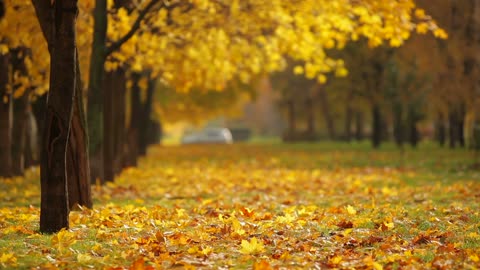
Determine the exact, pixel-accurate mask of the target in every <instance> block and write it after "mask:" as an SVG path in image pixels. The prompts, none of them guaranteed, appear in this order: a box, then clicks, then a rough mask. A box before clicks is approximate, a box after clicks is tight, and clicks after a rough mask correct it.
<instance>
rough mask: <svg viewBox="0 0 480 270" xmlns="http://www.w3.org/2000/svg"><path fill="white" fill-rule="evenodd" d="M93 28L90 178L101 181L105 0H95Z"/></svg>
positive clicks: (89, 106)
mask: <svg viewBox="0 0 480 270" xmlns="http://www.w3.org/2000/svg"><path fill="white" fill-rule="evenodd" d="M95 3H96V4H95V10H94V12H93V17H94V26H93V27H94V29H93V43H92V54H91V58H90V77H89V79H90V80H89V84H88V85H89V90H88V109H87V122H88V135H89V136H88V137H89V153H90V160H91V161H92V162H91V167H90V169H91V180H92V181H94V182H96V180H97V179H100V181H103V179H104V176H103V154H102V139H103V105H104V103H103V95H104V93H103V89H102V81H103V76H104V64H105V59H106V50H107V48H106V36H107V1H106V0H96V1H95Z"/></svg>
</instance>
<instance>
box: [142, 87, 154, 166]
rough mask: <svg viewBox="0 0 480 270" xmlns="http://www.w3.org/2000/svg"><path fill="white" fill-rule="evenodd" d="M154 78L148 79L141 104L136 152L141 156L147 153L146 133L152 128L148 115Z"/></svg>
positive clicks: (150, 109) (150, 112) (150, 110)
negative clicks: (145, 94) (145, 93)
mask: <svg viewBox="0 0 480 270" xmlns="http://www.w3.org/2000/svg"><path fill="white" fill-rule="evenodd" d="M155 82H156V81H155V80H152V79H149V81H148V88H147V97H146V99H145V103H144V104H143V110H142V116H141V118H140V119H139V121H140V127H139V134H138V140H139V141H138V153H139V154H140V155H141V156H145V155H146V154H147V147H148V145H149V143H148V134H149V133H150V132H151V130H152V125H151V124H152V121H151V119H150V115H151V114H152V107H153V94H154V93H155Z"/></svg>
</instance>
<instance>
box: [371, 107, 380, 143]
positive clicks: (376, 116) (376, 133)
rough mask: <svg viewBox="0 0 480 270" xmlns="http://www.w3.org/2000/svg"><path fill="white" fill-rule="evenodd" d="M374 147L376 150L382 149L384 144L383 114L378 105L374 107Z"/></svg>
mask: <svg viewBox="0 0 480 270" xmlns="http://www.w3.org/2000/svg"><path fill="white" fill-rule="evenodd" d="M371 136H372V138H371V140H372V146H373V147H374V148H378V147H380V144H381V143H382V112H381V110H380V106H379V105H378V104H374V105H373V107H372V135H371Z"/></svg>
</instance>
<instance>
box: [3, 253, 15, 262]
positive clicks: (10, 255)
mask: <svg viewBox="0 0 480 270" xmlns="http://www.w3.org/2000/svg"><path fill="white" fill-rule="evenodd" d="M16 262H17V258H15V255H14V254H13V253H2V256H0V263H2V264H7V263H8V264H15V263H16Z"/></svg>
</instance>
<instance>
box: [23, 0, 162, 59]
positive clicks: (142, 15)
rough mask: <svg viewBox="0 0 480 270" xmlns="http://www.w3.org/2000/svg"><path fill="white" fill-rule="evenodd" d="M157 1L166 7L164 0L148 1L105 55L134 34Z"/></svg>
mask: <svg viewBox="0 0 480 270" xmlns="http://www.w3.org/2000/svg"><path fill="white" fill-rule="evenodd" d="M32 1H38V0H32ZM158 2H161V6H160V8H162V7H167V5H166V4H165V1H161V0H151V1H150V3H148V5H147V6H146V7H145V8H144V9H143V10H141V11H140V13H139V14H138V17H137V19H136V20H135V22H134V23H133V25H132V27H131V28H130V30H129V31H128V33H126V34H125V35H124V36H123V37H121V38H120V39H119V40H117V41H115V42H113V43H112V44H110V46H108V47H107V50H106V55H105V57H108V56H109V55H110V54H111V53H113V52H114V51H116V50H118V49H119V48H120V47H121V46H122V45H123V44H124V43H125V42H127V41H128V40H129V39H130V38H131V37H132V36H133V35H134V34H135V32H137V30H138V29H139V28H140V24H141V23H142V21H143V19H144V18H145V16H146V15H147V14H148V12H149V11H150V10H151V9H152V8H153V6H155V4H157V3H158Z"/></svg>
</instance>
